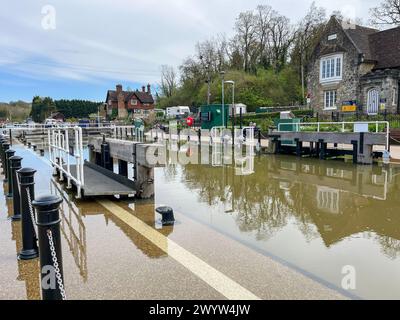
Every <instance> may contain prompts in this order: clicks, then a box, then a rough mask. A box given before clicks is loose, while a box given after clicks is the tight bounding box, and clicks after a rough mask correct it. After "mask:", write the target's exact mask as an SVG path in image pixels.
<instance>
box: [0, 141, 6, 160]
mask: <svg viewBox="0 0 400 320" xmlns="http://www.w3.org/2000/svg"><path fill="white" fill-rule="evenodd" d="M5 142H6V140H5V139H3V138H1V139H0V162H1V165H2V166H3V143H5Z"/></svg>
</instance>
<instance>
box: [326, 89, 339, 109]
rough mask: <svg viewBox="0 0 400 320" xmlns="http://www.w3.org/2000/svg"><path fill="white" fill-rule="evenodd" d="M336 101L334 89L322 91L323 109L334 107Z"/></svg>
mask: <svg viewBox="0 0 400 320" xmlns="http://www.w3.org/2000/svg"><path fill="white" fill-rule="evenodd" d="M336 101H337V91H336V90H329V91H324V109H325V110H333V109H336Z"/></svg>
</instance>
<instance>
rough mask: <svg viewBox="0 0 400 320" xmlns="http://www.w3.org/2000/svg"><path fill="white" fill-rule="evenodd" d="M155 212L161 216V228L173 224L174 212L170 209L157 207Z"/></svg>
mask: <svg viewBox="0 0 400 320" xmlns="http://www.w3.org/2000/svg"><path fill="white" fill-rule="evenodd" d="M156 212H158V213H159V214H161V223H162V225H163V226H171V225H173V224H174V223H175V217H174V210H172V208H171V207H158V208H157V209H156Z"/></svg>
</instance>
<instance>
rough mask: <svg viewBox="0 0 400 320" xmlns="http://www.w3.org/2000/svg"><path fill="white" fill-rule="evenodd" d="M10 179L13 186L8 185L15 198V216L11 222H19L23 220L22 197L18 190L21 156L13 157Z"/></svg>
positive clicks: (11, 159)
mask: <svg viewBox="0 0 400 320" xmlns="http://www.w3.org/2000/svg"><path fill="white" fill-rule="evenodd" d="M9 161H10V171H9V173H10V177H11V184H8V189H9V190H10V189H11V190H12V191H11V192H12V197H13V208H14V214H13V216H12V217H11V220H13V221H18V220H21V203H20V195H19V188H18V175H17V171H18V170H19V169H21V161H22V158H21V157H20V156H12V157H11V158H10V160H9Z"/></svg>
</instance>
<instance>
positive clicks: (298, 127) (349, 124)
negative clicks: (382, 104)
mask: <svg viewBox="0 0 400 320" xmlns="http://www.w3.org/2000/svg"><path fill="white" fill-rule="evenodd" d="M363 124H364V125H367V127H368V129H367V130H368V131H366V132H370V130H369V126H370V125H373V126H374V130H373V131H374V133H379V132H380V130H379V129H380V127H381V126H382V125H384V128H383V130H384V132H382V133H385V134H386V150H389V139H390V123H389V121H342V122H299V123H279V124H278V132H293V131H296V132H307V129H306V130H304V128H305V127H312V128H313V130H312V131H310V132H327V131H322V130H323V128H326V127H327V126H328V127H329V126H330V127H331V128H332V127H333V128H335V127H336V128H337V127H340V129H338V130H337V131H328V132H342V133H344V132H350V133H352V132H353V133H354V132H361V131H356V126H357V125H363ZM282 126H285V127H291V128H292V129H293V130H281V128H282Z"/></svg>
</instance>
